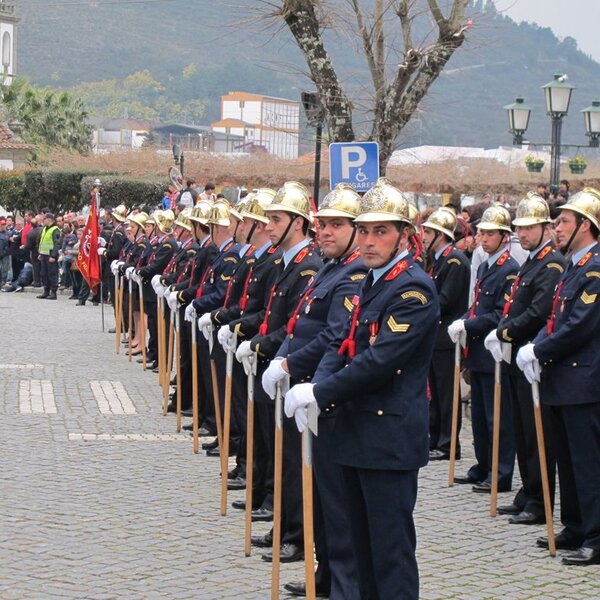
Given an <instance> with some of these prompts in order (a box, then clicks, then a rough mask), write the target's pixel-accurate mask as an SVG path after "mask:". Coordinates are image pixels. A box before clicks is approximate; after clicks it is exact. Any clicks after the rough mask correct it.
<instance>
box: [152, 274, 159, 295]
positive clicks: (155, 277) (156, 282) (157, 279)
mask: <svg viewBox="0 0 600 600" xmlns="http://www.w3.org/2000/svg"><path fill="white" fill-rule="evenodd" d="M150 283H151V284H152V288H153V289H154V291H155V292H156V286H157V285H160V275H154V277H153V278H152V279H151V280H150Z"/></svg>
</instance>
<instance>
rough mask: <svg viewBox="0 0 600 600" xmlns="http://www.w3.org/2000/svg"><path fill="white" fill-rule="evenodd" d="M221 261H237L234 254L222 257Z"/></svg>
mask: <svg viewBox="0 0 600 600" xmlns="http://www.w3.org/2000/svg"><path fill="white" fill-rule="evenodd" d="M223 262H232V263H237V258H235V256H228V257H227V258H224V259H223Z"/></svg>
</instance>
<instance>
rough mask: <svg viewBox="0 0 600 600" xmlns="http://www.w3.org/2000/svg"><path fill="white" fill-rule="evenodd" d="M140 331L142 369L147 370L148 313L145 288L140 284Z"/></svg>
mask: <svg viewBox="0 0 600 600" xmlns="http://www.w3.org/2000/svg"><path fill="white" fill-rule="evenodd" d="M138 287H139V289H140V330H141V337H142V368H143V369H144V371H145V370H146V311H145V310H144V286H143V284H142V283H141V282H140V284H139V285H138Z"/></svg>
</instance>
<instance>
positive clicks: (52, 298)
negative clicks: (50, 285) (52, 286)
mask: <svg viewBox="0 0 600 600" xmlns="http://www.w3.org/2000/svg"><path fill="white" fill-rule="evenodd" d="M46 300H58V298H57V297H56V292H50V293H49V294H48V297H47V298H46Z"/></svg>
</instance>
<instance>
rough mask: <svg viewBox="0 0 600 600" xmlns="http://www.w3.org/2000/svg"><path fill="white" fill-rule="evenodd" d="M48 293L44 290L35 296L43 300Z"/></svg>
mask: <svg viewBox="0 0 600 600" xmlns="http://www.w3.org/2000/svg"><path fill="white" fill-rule="evenodd" d="M49 295H50V294H49V293H48V292H44V293H43V294H40V295H39V296H36V298H37V299H38V300H43V299H44V298H47V297H48V296H49Z"/></svg>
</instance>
